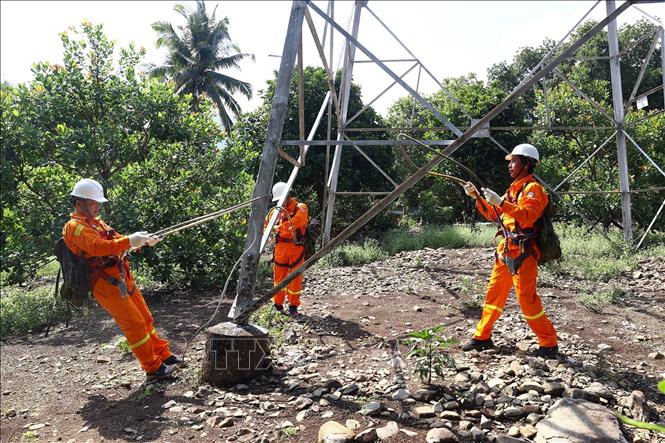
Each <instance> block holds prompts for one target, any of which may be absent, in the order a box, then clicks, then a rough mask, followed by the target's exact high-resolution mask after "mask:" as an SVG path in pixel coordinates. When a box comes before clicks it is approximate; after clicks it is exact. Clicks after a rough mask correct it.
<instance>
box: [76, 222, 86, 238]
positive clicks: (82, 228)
mask: <svg viewBox="0 0 665 443" xmlns="http://www.w3.org/2000/svg"><path fill="white" fill-rule="evenodd" d="M84 229H85V226H84V225H80V224H79V225H76V229H74V235H75V236H77V237H78V236H79V235H81V232H83V230H84Z"/></svg>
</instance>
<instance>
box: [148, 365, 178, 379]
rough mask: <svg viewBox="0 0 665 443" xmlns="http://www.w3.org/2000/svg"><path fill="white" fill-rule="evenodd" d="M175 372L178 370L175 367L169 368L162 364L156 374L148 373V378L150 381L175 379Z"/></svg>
mask: <svg viewBox="0 0 665 443" xmlns="http://www.w3.org/2000/svg"><path fill="white" fill-rule="evenodd" d="M175 370H176V366H175V365H172V366H169V365H166V364H164V363H162V365H161V366H160V367H159V369H157V370H156V371H155V372H148V373H146V378H147V379H148V380H164V379H166V378H171V377H173V372H174V371H175Z"/></svg>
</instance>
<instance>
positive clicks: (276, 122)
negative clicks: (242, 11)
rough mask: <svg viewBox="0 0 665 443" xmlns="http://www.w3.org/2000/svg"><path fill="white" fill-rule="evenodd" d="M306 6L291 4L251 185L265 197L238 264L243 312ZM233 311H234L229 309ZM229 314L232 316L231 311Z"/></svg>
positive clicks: (255, 263)
mask: <svg viewBox="0 0 665 443" xmlns="http://www.w3.org/2000/svg"><path fill="white" fill-rule="evenodd" d="M306 7H307V6H306V3H305V2H304V1H300V0H295V1H294V2H293V4H292V5H291V15H290V17H289V25H288V28H287V33H286V40H285V41H284V49H283V50H282V58H281V62H280V66H279V77H278V78H277V83H276V87H275V95H274V97H273V101H272V109H271V111H270V120H269V122H268V129H267V132H266V141H265V143H264V145H263V152H262V154H261V163H260V164H259V173H258V177H257V179H256V185H255V186H254V194H253V196H254V197H258V196H266V197H265V198H262V199H260V200H257V201H256V202H254V204H253V205H252V213H251V215H250V217H249V223H248V227H247V238H246V240H245V250H246V251H247V253H246V254H245V256H244V257H243V259H242V263H241V267H240V277H239V279H238V293H237V295H236V299H235V301H234V307H235V310H240V311H243V310H244V309H245V308H246V307H247V306H248V305H250V304H251V303H252V298H253V297H254V289H255V287H256V273H257V270H258V266H259V257H260V252H259V247H260V242H258V241H255V240H256V238H257V237H258V236H259V235H261V232H262V231H263V220H264V218H265V215H266V213H267V212H268V201H269V200H270V198H269V195H270V191H271V187H272V180H273V177H274V175H275V166H276V164H277V148H278V147H279V141H280V140H281V138H282V130H283V127H284V118H285V115H286V106H287V103H288V99H289V90H290V86H291V79H292V78H293V68H294V65H295V62H296V55H297V53H298V45H299V44H300V36H301V34H302V22H303V17H304V16H305V8H306ZM232 311H234V310H233V309H232ZM229 316H230V317H233V315H232V314H231V313H230V314H229Z"/></svg>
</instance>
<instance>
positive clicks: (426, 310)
mask: <svg viewBox="0 0 665 443" xmlns="http://www.w3.org/2000/svg"><path fill="white" fill-rule="evenodd" d="M490 266H491V250H490V249H485V248H484V249H464V250H424V251H416V252H409V253H401V254H398V255H397V256H395V257H391V258H390V259H388V260H385V261H382V262H377V263H372V264H369V265H366V266H363V267H350V268H333V269H314V270H312V271H311V272H309V273H308V275H307V278H306V283H305V285H306V295H305V296H304V298H303V302H304V304H303V313H304V315H303V316H302V318H301V319H300V320H299V321H297V322H296V321H291V320H290V319H288V320H286V321H284V320H280V319H275V320H274V321H275V324H276V325H280V331H279V332H278V333H277V336H276V337H275V340H276V343H275V345H276V346H275V350H274V352H273V359H274V362H275V371H274V372H273V373H272V374H270V375H267V376H265V377H262V378H261V379H260V380H257V381H256V382H255V383H252V384H251V385H250V386H237V387H236V388H234V389H230V390H223V389H217V388H213V387H207V386H199V384H198V375H199V374H200V371H201V359H202V356H203V344H204V340H205V337H203V336H200V337H198V338H197V340H196V342H195V344H194V345H193V347H192V348H191V351H190V352H189V354H188V356H187V360H188V362H189V366H188V367H187V368H184V369H182V370H181V371H180V375H179V377H178V378H177V379H176V380H174V381H172V382H168V383H165V382H162V383H155V384H147V383H145V381H144V375H143V373H142V371H141V370H140V368H139V366H138V364H137V363H136V361H135V360H134V358H133V356H132V355H131V354H129V353H127V352H124V351H122V350H121V349H120V348H119V347H116V346H115V344H116V342H117V341H118V340H119V339H121V336H120V334H119V330H118V329H117V327H116V326H115V324H114V323H113V321H112V320H111V319H110V318H109V317H108V316H107V315H106V313H104V312H103V311H101V310H100V309H93V310H92V311H91V313H90V316H89V317H88V318H87V319H76V320H75V321H74V322H73V323H72V324H71V325H70V327H69V328H68V329H64V328H63V327H62V325H60V326H59V327H58V328H56V330H55V331H53V332H52V333H51V334H50V336H49V337H48V338H43V337H42V336H40V335H33V336H29V337H11V338H8V339H5V340H3V341H2V348H1V351H2V360H1V369H2V370H1V382H2V388H1V391H2V392H1V396H0V400H1V412H2V418H1V426H0V439H1V440H2V441H3V442H13V441H26V440H36V441H77V442H78V441H81V442H84V441H102V440H104V441H137V440H140V441H169V442H177V441H200V440H208V439H209V440H214V441H234V440H235V441H275V440H278V439H285V440H288V439H290V440H292V441H310V442H311V441H316V435H317V432H318V429H319V426H320V425H321V424H322V423H324V422H326V421H328V420H336V421H339V422H340V423H345V421H346V420H347V419H351V420H357V421H358V422H359V424H360V428H361V429H365V428H367V427H369V426H372V425H374V426H383V425H385V424H386V423H387V422H388V421H396V422H397V423H398V425H399V427H400V429H405V430H407V431H409V432H415V433H416V434H415V436H413V437H412V436H410V434H409V433H408V432H404V431H400V432H399V433H398V434H396V435H395V436H394V437H392V438H391V439H390V441H424V439H425V434H426V433H427V430H428V429H429V428H430V427H431V423H425V422H424V421H423V420H419V419H417V418H415V417H413V414H409V411H410V410H411V408H412V407H413V406H414V403H413V401H412V400H411V399H410V400H409V401H407V402H400V401H397V400H393V399H392V398H391V393H392V392H394V391H395V388H396V387H397V386H398V385H400V383H401V385H403V386H404V387H406V388H408V390H409V391H410V392H411V393H415V392H416V391H418V389H419V388H422V383H421V382H420V381H419V380H418V379H417V378H416V377H415V376H414V375H413V373H412V367H411V365H410V363H409V361H408V360H405V353H406V348H405V346H404V345H403V344H401V342H400V339H403V338H405V337H407V335H408V333H409V332H410V331H412V330H414V329H422V328H425V327H433V326H436V325H439V324H444V325H446V327H445V333H446V334H447V335H448V336H450V337H454V338H457V339H459V340H460V341H462V340H465V339H466V338H467V337H468V336H469V335H470V331H472V329H473V326H474V324H475V322H476V321H477V319H478V317H479V315H480V306H479V304H478V302H477V300H476V299H475V296H476V295H478V294H480V293H482V291H483V287H484V284H485V283H486V279H487V278H488V276H489V272H490ZM640 272H641V274H634V273H626V275H624V276H622V278H621V279H620V280H617V281H615V282H609V283H591V282H585V281H574V280H572V279H567V278H560V277H557V278H552V277H547V276H546V278H544V281H543V285H542V286H543V287H542V288H541V290H540V294H541V296H542V298H543V303H544V306H545V309H546V312H547V314H548V315H549V316H550V318H551V319H552V321H553V323H554V324H555V326H556V327H557V330H558V332H559V334H560V336H561V350H562V353H563V354H564V356H563V357H562V359H561V361H562V363H561V364H565V365H566V366H567V367H568V368H572V369H570V370H569V372H571V371H572V372H574V373H575V375H574V376H575V377H577V378H575V380H578V381H579V380H585V379H586V378H588V379H589V380H590V381H593V380H601V381H603V383H605V385H607V386H610V388H611V389H613V390H614V391H615V394H614V395H615V396H616V397H619V396H620V393H623V392H628V393H629V392H630V391H632V390H635V389H639V390H641V391H643V392H644V393H645V395H646V398H647V399H648V400H649V401H650V404H652V405H653V407H654V408H655V414H659V415H660V419H661V420H663V419H665V407H663V396H660V394H658V393H657V391H656V390H655V384H656V383H657V381H658V380H659V379H662V378H665V359H656V358H654V355H653V353H654V352H656V351H660V352H665V349H663V347H664V345H663V343H665V329H664V328H663V325H664V324H665V289H663V288H664V287H665V259H663V258H653V259H651V260H648V261H645V262H644V263H643V264H642V265H641V268H640ZM612 285H614V286H618V287H621V288H624V289H625V290H628V291H629V292H630V296H626V297H624V299H622V300H619V301H618V303H617V304H609V305H605V306H602V307H601V309H600V312H592V311H590V310H589V309H587V308H585V307H584V306H582V304H580V302H579V301H578V298H579V296H580V294H582V293H585V292H600V291H602V290H603V289H606V288H609V287H611V286H612ZM216 303H217V294H216V293H178V294H169V293H156V294H152V295H151V296H150V300H149V304H150V306H151V308H152V311H153V314H154V316H155V318H156V320H157V328H158V330H159V331H160V333H161V334H162V335H164V336H166V337H167V338H169V339H170V341H171V343H172V346H173V347H174V348H175V350H176V351H181V350H182V347H183V341H184V340H185V339H186V338H188V337H190V336H191V334H192V333H193V331H195V330H196V329H197V328H198V326H200V325H201V324H203V323H204V322H205V321H207V320H208V318H209V317H210V315H211V314H212V312H213V311H214V309H215V306H216ZM228 307H229V303H228V302H226V303H225V304H224V308H223V312H224V313H225V312H226V311H228ZM222 319H223V317H220V320H222ZM494 336H495V342H497V344H498V345H499V350H498V351H497V352H495V351H492V352H489V353H481V354H478V353H472V354H466V355H464V354H463V353H462V352H461V351H460V350H459V349H458V348H457V347H456V348H453V349H452V350H451V354H452V356H453V357H454V358H455V359H456V360H457V363H458V366H461V367H462V368H464V367H467V368H469V367H470V368H472V369H471V371H470V373H471V374H472V376H473V372H474V371H475V370H477V371H480V372H485V371H487V372H488V373H490V372H492V371H495V370H497V369H501V368H503V367H508V366H510V365H511V362H512V361H514V360H515V359H516V358H517V359H519V358H521V356H522V355H525V353H526V351H527V349H528V348H529V346H531V347H533V346H534V344H535V341H534V338H533V335H532V334H531V332H530V331H529V330H528V328H527V327H526V324H525V322H524V320H523V319H522V317H521V314H520V312H519V308H518V307H517V305H516V304H515V302H514V296H511V298H510V301H509V304H508V305H507V306H506V309H505V312H504V315H503V316H502V317H501V319H500V320H499V322H498V323H497V326H496V329H495V335H494ZM650 354H651V356H650ZM460 372H464V370H463V369H462V370H461V371H460V369H459V368H458V369H457V370H451V372H450V380H443V381H439V382H440V383H441V385H443V386H446V383H448V382H449V381H450V382H451V383H452V378H453V377H454V376H455V374H456V373H460ZM331 380H332V382H331ZM328 384H329V385H330V386H328ZM333 385H335V386H333ZM337 385H339V386H340V387H341V388H342V390H345V393H344V394H343V395H340V396H336V395H335V394H334V392H333V391H334V390H335V387H336V386H337ZM353 385H355V386H353ZM317 388H318V389H319V390H318V392H317ZM347 389H348V392H346V391H347ZM354 389H355V391H354ZM444 391H445V392H450V393H452V392H453V391H452V388H451V390H449V391H446V389H445V388H444ZM379 399H381V401H382V402H383V404H384V407H385V409H384V410H383V412H381V413H380V414H378V415H376V416H366V415H360V414H359V413H358V412H359V410H360V409H361V408H362V407H363V406H366V405H367V404H369V403H371V402H373V401H377V400H379ZM171 401H173V402H172V403H169V402H171ZM611 404H612V401H611V400H610V405H611ZM477 409H478V410H479V411H480V413H482V414H483V415H487V414H489V413H490V412H491V411H492V408H490V407H487V405H485V406H484V407H482V408H481V407H478V408H477ZM303 411H304V412H303ZM458 412H460V414H462V410H460V411H458ZM464 414H465V415H464V418H465V419H468V420H469V421H471V422H475V421H478V420H480V419H479V417H474V415H478V414H475V413H471V412H470V411H468V410H465V411H464ZM654 416H655V415H654ZM214 417H218V418H219V420H215V421H211V420H210V419H211V418H214ZM222 419H228V420H227V422H226V424H227V425H228V424H230V423H231V422H232V424H231V425H230V426H228V427H219V426H218V425H219V423H220V422H221V421H222ZM513 422H515V421H514V420H513V421H511V420H507V421H506V420H505V419H500V418H496V419H495V421H494V424H493V425H492V428H491V429H490V430H489V432H494V433H500V432H501V428H503V430H504V432H505V430H506V429H508V427H509V426H510V425H511V424H513ZM631 432H632V431H628V433H629V435H630V434H631ZM460 435H462V434H460ZM462 438H463V437H462ZM645 438H651V437H649V436H647V437H645ZM644 441H650V440H644ZM651 441H655V440H651Z"/></svg>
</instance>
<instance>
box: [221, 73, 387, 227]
mask: <svg viewBox="0 0 665 443" xmlns="http://www.w3.org/2000/svg"><path fill="white" fill-rule="evenodd" d="M303 71H304V72H303V77H304V86H305V100H304V101H305V128H306V132H307V133H309V130H310V128H312V126H313V125H314V121H315V120H316V116H317V114H318V112H319V109H320V106H321V103H322V102H323V99H324V97H325V95H326V93H327V91H328V83H327V80H326V75H325V70H324V69H323V68H319V67H312V66H307V67H306V68H305V69H304V70H303ZM276 76H277V73H276V72H275V78H276ZM340 80H341V74H340V73H338V74H337V76H336V80H335V82H336V85H335V87H336V90H337V91H339V88H340ZM274 91H275V80H270V81H268V84H267V88H266V89H265V90H263V91H260V93H261V98H262V100H263V103H262V105H261V106H260V107H259V108H258V109H257V110H256V111H254V112H250V113H247V114H244V115H243V116H242V118H241V119H240V120H238V122H237V123H236V125H235V126H234V129H233V131H232V133H231V137H230V138H229V140H228V144H229V146H244V147H246V148H247V149H252V150H255V151H256V152H261V150H262V149H263V143H264V141H265V130H266V128H267V122H268V119H269V117H270V109H271V102H272V97H273V95H274ZM297 91H298V74H297V73H295V75H294V78H293V81H292V82H291V88H290V93H289V102H288V106H287V111H286V117H285V120H284V129H283V132H282V139H283V140H297V139H298V138H299V135H298V134H299V123H298V121H299V120H298V100H297V97H298V92H297ZM363 107H364V104H363V102H362V96H361V91H360V88H359V87H358V86H357V85H355V84H353V85H352V87H351V96H350V100H349V110H348V116H349V117H352V116H353V115H355V114H356V113H357V112H358V111H360V110H361V109H362V108H363ZM326 122H327V111H326V113H325V114H324V115H323V118H322V123H321V125H320V126H319V129H318V130H317V131H316V134H315V140H325V139H326V138H327V134H326V132H327V124H326ZM349 126H350V127H352V128H359V127H363V128H376V127H383V126H384V122H383V119H382V118H381V116H380V115H379V114H377V113H376V111H375V110H374V109H373V108H372V107H369V108H368V109H366V110H365V111H364V112H363V113H362V114H360V116H358V118H356V119H355V120H353V121H352V122H351V124H350V125H349ZM332 128H333V129H332V134H331V138H332V139H336V138H337V130H336V128H337V116H336V115H335V113H334V108H333V116H332ZM348 135H349V137H350V138H352V139H353V138H358V136H357V135H355V133H352V132H351V133H348ZM369 138H374V139H377V140H383V139H386V134H385V133H383V132H373V133H372V135H370V136H369ZM282 148H283V149H284V150H285V151H286V152H287V153H288V154H289V155H291V156H292V157H294V158H298V155H299V148H298V147H294V146H288V147H287V146H283V147H282ZM363 150H364V151H365V152H366V153H367V155H368V156H370V157H371V158H372V160H374V161H375V162H376V163H377V164H378V165H379V166H380V167H381V168H382V169H383V170H384V171H386V172H387V173H388V174H390V173H391V170H392V165H393V152H392V150H391V149H389V148H387V147H385V146H376V147H364V149H363ZM332 151H333V150H332V149H331V155H330V159H331V162H332ZM325 159H326V148H325V146H312V147H310V149H309V152H308V154H307V157H306V159H305V167H304V168H302V169H301V170H300V172H299V173H298V179H297V180H296V183H295V186H294V193H295V195H296V196H298V197H300V198H301V199H304V200H305V201H306V202H307V203H308V205H309V206H310V214H311V216H315V215H317V214H320V212H321V210H322V208H323V205H324V201H323V195H324V188H325ZM292 168H293V166H292V165H291V164H290V163H288V162H286V161H284V160H280V161H279V162H278V165H277V170H276V180H284V181H286V180H287V179H288V176H289V174H290V173H291V170H292ZM252 170H253V171H257V170H258V163H256V164H255V165H254V166H253V168H252ZM337 189H338V190H340V191H389V190H391V189H392V185H391V184H390V182H389V181H388V180H387V179H386V178H385V177H383V176H382V175H381V174H380V173H379V172H378V171H377V170H376V169H375V168H374V167H373V166H372V165H371V164H370V163H369V162H368V161H367V159H365V158H364V157H363V156H362V155H361V154H360V153H359V152H358V151H356V150H355V149H354V148H352V147H350V146H349V147H345V148H344V151H343V154H342V163H341V166H340V175H339V181H338V185H337ZM373 203H374V199H372V198H366V197H340V198H337V199H336V201H335V220H334V222H333V224H334V226H336V227H343V226H344V225H346V224H348V223H349V222H351V221H353V220H355V219H356V218H357V217H358V216H359V215H361V214H362V213H363V212H365V211H366V210H367V209H369V207H371V205H372V204H373ZM386 217H387V216H386V215H385V214H384V215H383V216H380V217H378V219H376V220H374V221H373V222H372V223H371V224H370V226H369V229H370V230H372V229H379V226H384V225H385V224H386V223H389V220H388V219H387V218H386Z"/></svg>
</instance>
